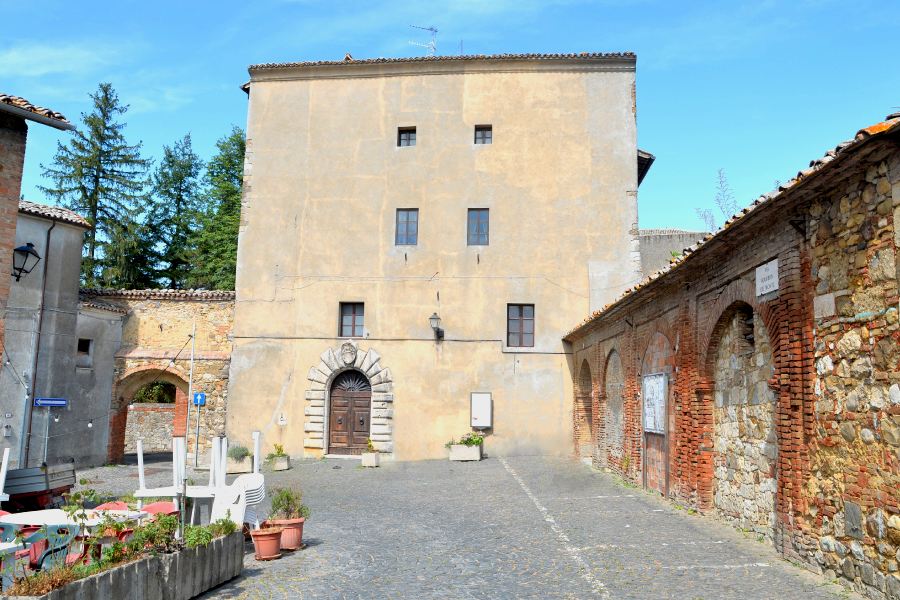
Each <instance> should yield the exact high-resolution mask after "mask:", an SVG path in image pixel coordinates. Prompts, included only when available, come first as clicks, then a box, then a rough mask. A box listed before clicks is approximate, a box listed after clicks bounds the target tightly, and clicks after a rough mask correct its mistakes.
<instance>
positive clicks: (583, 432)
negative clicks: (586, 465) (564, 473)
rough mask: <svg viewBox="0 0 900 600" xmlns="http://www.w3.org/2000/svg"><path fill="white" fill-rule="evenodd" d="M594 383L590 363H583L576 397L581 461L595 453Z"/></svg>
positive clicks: (575, 425)
mask: <svg viewBox="0 0 900 600" xmlns="http://www.w3.org/2000/svg"><path fill="white" fill-rule="evenodd" d="M593 389H594V382H593V379H592V378H591V367H590V366H589V365H588V361H587V360H585V361H583V362H582V363H581V371H580V372H579V374H578V390H577V392H576V395H575V411H574V417H575V424H574V431H575V451H576V452H577V453H578V456H579V457H580V458H581V459H583V460H584V459H588V460H589V459H590V458H591V456H593V452H594V419H593V416H594V410H593V404H594V398H593Z"/></svg>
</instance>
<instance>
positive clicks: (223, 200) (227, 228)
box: [188, 127, 246, 290]
mask: <svg viewBox="0 0 900 600" xmlns="http://www.w3.org/2000/svg"><path fill="white" fill-rule="evenodd" d="M216 147H217V148H218V153H217V154H216V155H215V156H213V157H212V158H211V159H210V161H209V164H208V165H207V167H206V185H207V192H206V201H207V209H206V211H205V212H204V214H203V215H202V217H201V219H200V228H199V229H198V230H197V232H196V234H195V236H194V239H193V244H192V245H193V251H194V254H193V257H192V264H193V268H192V269H191V271H190V274H189V277H188V282H189V285H190V287H195V288H199V287H202V288H208V289H215V290H233V289H234V276H235V270H236V267H237V241H238V227H239V225H240V222H241V186H242V184H243V178H244V150H245V148H246V140H245V138H244V131H243V130H242V129H241V128H240V127H234V128H233V129H232V130H231V133H229V134H228V135H226V136H224V137H223V138H221V139H219V141H218V142H216Z"/></svg>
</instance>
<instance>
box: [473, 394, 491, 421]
mask: <svg viewBox="0 0 900 600" xmlns="http://www.w3.org/2000/svg"><path fill="white" fill-rule="evenodd" d="M470 398H471V406H472V427H473V428H475V429H490V428H492V427H493V426H494V403H493V401H492V400H491V393H490V392H472V394H471V396H470Z"/></svg>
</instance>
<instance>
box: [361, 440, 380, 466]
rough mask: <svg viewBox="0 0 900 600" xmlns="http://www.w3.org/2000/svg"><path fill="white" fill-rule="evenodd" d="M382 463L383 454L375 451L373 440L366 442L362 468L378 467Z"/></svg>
mask: <svg viewBox="0 0 900 600" xmlns="http://www.w3.org/2000/svg"><path fill="white" fill-rule="evenodd" d="M380 463H381V454H379V453H378V450H376V449H375V444H373V443H372V438H369V439H367V440H366V451H365V452H363V453H362V466H364V467H377V466H378V465H379V464H380Z"/></svg>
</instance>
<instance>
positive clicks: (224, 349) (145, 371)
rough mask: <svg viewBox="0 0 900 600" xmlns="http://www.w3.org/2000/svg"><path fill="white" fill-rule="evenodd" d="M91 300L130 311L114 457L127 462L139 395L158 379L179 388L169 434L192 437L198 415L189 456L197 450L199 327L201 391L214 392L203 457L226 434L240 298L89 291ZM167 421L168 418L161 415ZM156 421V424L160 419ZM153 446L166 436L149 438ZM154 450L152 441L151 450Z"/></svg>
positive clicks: (121, 354)
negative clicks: (193, 395) (192, 399)
mask: <svg viewBox="0 0 900 600" xmlns="http://www.w3.org/2000/svg"><path fill="white" fill-rule="evenodd" d="M83 295H84V296H85V297H86V298H96V299H99V300H101V301H102V302H105V303H108V304H111V305H114V306H117V307H120V308H121V309H123V310H125V311H126V316H125V321H124V323H123V326H122V343H121V347H120V348H119V350H118V351H117V352H116V354H115V373H114V384H113V398H112V405H111V414H110V423H109V429H110V433H109V459H110V460H111V461H119V460H121V459H122V455H123V454H124V453H125V452H128V451H130V450H129V448H130V447H131V446H129V435H128V431H129V427H130V426H131V423H130V419H131V417H132V416H134V411H133V410H129V405H131V403H132V400H133V398H134V394H135V393H136V392H137V391H138V390H139V389H141V388H142V387H143V386H145V385H147V384H149V383H152V382H154V381H162V382H166V383H171V384H172V385H174V386H175V403H174V405H173V407H172V409H171V411H172V412H171V423H170V425H169V426H168V428H169V429H168V430H169V431H171V433H169V434H168V435H169V436H170V437H171V435H184V431H185V428H186V424H187V422H188V411H189V409H190V417H189V418H190V431H189V435H188V436H187V438H188V452H189V453H193V452H194V439H195V434H196V423H197V421H196V419H197V410H196V408H195V407H193V406H191V405H190V404H189V398H188V386H189V381H190V371H191V361H190V357H191V344H190V336H191V332H192V330H193V327H194V324H196V327H197V339H196V348H195V353H194V374H193V391H194V392H205V393H206V405H205V406H204V407H203V408H201V409H200V452H201V457H202V456H203V453H206V452H208V450H209V440H210V438H211V437H213V436H216V435H224V434H225V413H226V401H227V390H228V369H229V364H230V361H231V330H232V321H233V315H234V292H227V291H193V290H127V291H125V290H85V291H84V292H83ZM153 418H154V419H163V417H153ZM153 422H154V423H155V421H153ZM142 435H145V438H144V439H145V440H146V439H147V438H148V437H149V438H154V439H155V438H158V437H159V436H160V435H162V434H161V433H159V432H152V433H147V434H143V433H142ZM147 447H148V445H147V442H146V441H145V444H144V448H145V450H146V449H147Z"/></svg>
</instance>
